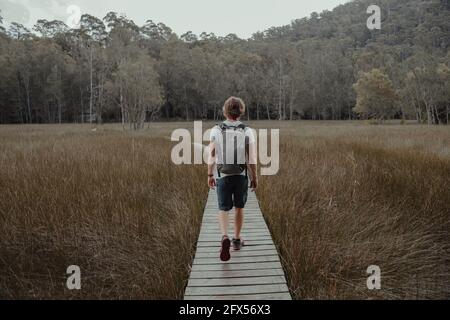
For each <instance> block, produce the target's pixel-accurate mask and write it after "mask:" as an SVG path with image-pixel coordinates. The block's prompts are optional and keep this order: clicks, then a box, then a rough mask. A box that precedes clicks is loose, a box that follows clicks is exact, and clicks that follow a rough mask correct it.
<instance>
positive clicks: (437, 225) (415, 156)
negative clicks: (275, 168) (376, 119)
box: [258, 124, 450, 299]
mask: <svg viewBox="0 0 450 320" xmlns="http://www.w3.org/2000/svg"><path fill="white" fill-rule="evenodd" d="M282 126H283V130H282V139H281V140H282V145H281V154H282V156H281V163H282V169H281V171H280V174H279V175H278V176H275V177H263V178H262V184H261V188H260V190H259V193H258V194H259V198H260V201H261V203H262V208H263V212H264V213H265V216H266V218H267V220H268V222H269V225H270V228H271V230H272V232H273V235H274V238H275V241H276V242H277V244H278V245H279V246H280V250H281V255H282V259H283V263H284V267H285V269H286V271H287V275H288V281H289V286H290V288H291V291H292V292H293V294H294V296H295V297H296V298H299V299H354V298H386V299H394V298H401V299H404V298H411V299H416V298H418V299H436V298H447V299H448V298H450V231H449V230H450V157H449V156H448V147H449V146H450V130H449V129H450V128H448V127H446V128H427V127H419V126H384V127H366V126H354V125H336V124H334V125H333V124H328V125H327V124H321V125H315V126H312V125H310V124H295V125H292V126H290V125H286V124H282ZM444 146H445V147H444ZM370 265H378V266H380V267H381V269H382V290H381V291H378V292H371V291H369V290H367V287H366V279H367V277H368V275H367V274H366V270H367V267H368V266H370Z"/></svg>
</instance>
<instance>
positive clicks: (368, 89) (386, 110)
mask: <svg viewBox="0 0 450 320" xmlns="http://www.w3.org/2000/svg"><path fill="white" fill-rule="evenodd" d="M354 87H355V91H356V94H357V98H356V107H355V108H354V109H353V110H354V112H356V113H357V114H359V115H362V116H364V117H365V118H375V119H377V120H381V121H383V120H386V119H388V118H391V117H392V116H393V115H394V114H395V111H396V110H395V105H396V101H397V95H396V93H395V90H394V86H393V84H392V81H391V80H390V79H389V77H388V76H387V75H385V74H384V73H382V72H381V71H380V70H379V69H373V70H372V71H370V72H368V73H363V74H361V76H360V78H359V80H358V82H357V83H356V84H355V86H354Z"/></svg>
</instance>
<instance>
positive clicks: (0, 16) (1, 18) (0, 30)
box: [0, 10, 6, 33]
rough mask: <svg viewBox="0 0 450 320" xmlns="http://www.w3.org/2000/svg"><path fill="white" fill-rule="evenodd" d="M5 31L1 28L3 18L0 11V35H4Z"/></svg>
mask: <svg viewBox="0 0 450 320" xmlns="http://www.w3.org/2000/svg"><path fill="white" fill-rule="evenodd" d="M5 32H6V30H5V28H4V27H3V17H2V10H0V33H5Z"/></svg>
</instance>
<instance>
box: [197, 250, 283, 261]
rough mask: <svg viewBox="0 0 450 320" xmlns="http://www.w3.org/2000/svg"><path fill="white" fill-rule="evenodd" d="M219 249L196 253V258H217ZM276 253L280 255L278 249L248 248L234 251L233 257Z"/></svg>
mask: <svg viewBox="0 0 450 320" xmlns="http://www.w3.org/2000/svg"><path fill="white" fill-rule="evenodd" d="M218 252H219V251H217V250H216V251H212V252H198V251H197V253H196V254H195V258H196V259H197V258H216V259H217V257H218ZM271 255H276V256H278V252H277V250H276V249H271V250H255V251H248V250H241V251H233V259H236V258H238V257H259V256H271Z"/></svg>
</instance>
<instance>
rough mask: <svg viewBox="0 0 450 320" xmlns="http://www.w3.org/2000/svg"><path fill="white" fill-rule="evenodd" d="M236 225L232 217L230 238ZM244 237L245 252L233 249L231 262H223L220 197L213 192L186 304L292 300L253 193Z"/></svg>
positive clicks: (210, 196)
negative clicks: (219, 218)
mask: <svg viewBox="0 0 450 320" xmlns="http://www.w3.org/2000/svg"><path fill="white" fill-rule="evenodd" d="M233 223H234V214H230V237H231V235H232V234H233V230H234V224H233ZM242 236H243V238H244V240H245V246H244V248H243V249H242V251H233V249H231V260H230V261H229V262H226V263H223V262H221V261H220V259H219V252H220V240H221V234H220V229H219V222H218V209H217V195H216V192H215V191H211V192H210V194H209V197H208V202H207V204H206V208H205V212H204V217H203V223H202V228H201V233H200V237H199V239H198V243H197V252H196V255H195V260H194V264H193V266H192V270H191V275H190V277H189V283H188V287H187V289H186V293H185V297H184V298H185V300H291V295H290V293H289V289H288V287H287V285H286V278H285V276H284V272H283V268H282V266H281V263H280V259H279V256H278V252H277V249H276V247H275V245H274V243H273V241H272V237H271V235H270V232H269V229H268V228H267V225H266V222H265V220H264V218H263V216H262V213H261V210H260V208H259V204H258V200H257V199H256V195H255V194H254V193H252V192H250V193H249V198H248V203H247V206H246V210H245V225H244V230H243V233H242Z"/></svg>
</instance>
